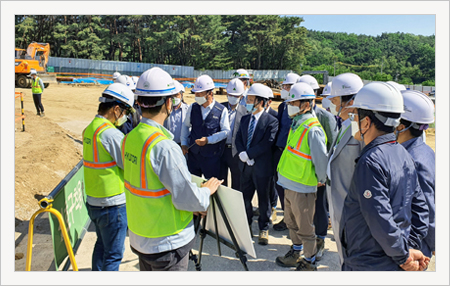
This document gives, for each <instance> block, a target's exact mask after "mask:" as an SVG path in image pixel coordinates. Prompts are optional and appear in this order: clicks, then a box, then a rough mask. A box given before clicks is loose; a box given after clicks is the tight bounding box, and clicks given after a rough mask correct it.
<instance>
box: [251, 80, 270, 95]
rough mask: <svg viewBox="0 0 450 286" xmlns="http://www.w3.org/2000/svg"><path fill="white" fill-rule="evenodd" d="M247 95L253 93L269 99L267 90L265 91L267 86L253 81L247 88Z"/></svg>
mask: <svg viewBox="0 0 450 286" xmlns="http://www.w3.org/2000/svg"><path fill="white" fill-rule="evenodd" d="M247 95H255V96H259V97H263V98H267V99H269V98H270V97H269V92H268V91H267V86H265V85H264V84H262V83H254V84H252V86H251V87H250V88H249V89H248V91H247Z"/></svg>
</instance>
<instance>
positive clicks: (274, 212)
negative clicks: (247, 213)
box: [270, 208, 277, 222]
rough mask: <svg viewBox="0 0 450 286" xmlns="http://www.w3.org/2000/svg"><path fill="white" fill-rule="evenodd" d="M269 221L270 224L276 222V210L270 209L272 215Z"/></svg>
mask: <svg viewBox="0 0 450 286" xmlns="http://www.w3.org/2000/svg"><path fill="white" fill-rule="evenodd" d="M270 220H271V221H272V222H274V221H276V220H277V209H276V208H272V215H271V216H270Z"/></svg>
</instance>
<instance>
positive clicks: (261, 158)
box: [236, 110, 278, 231]
mask: <svg viewBox="0 0 450 286" xmlns="http://www.w3.org/2000/svg"><path fill="white" fill-rule="evenodd" d="M277 131H278V122H277V120H276V119H275V118H274V117H273V116H272V115H270V114H268V113H267V112H265V111H264V110H262V111H260V112H259V113H257V114H246V115H244V116H243V117H242V119H241V124H240V126H239V131H238V133H237V135H236V149H237V152H238V154H240V153H241V152H247V155H248V158H249V160H254V164H253V165H251V166H250V165H248V163H244V162H242V161H239V170H240V171H241V185H240V189H239V190H240V191H241V192H242V193H243V195H244V204H245V211H246V213H247V222H248V224H251V222H252V220H253V208H252V199H253V196H254V194H255V190H256V192H257V194H258V206H259V218H258V226H259V230H260V231H263V230H268V229H269V220H270V215H271V212H272V210H271V207H270V197H269V194H270V191H269V187H270V180H271V179H272V176H273V165H272V164H273V158H272V152H271V150H272V145H273V143H274V141H275V136H276V134H277Z"/></svg>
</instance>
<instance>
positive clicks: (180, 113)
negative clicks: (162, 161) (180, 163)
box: [164, 101, 189, 146]
mask: <svg viewBox="0 0 450 286" xmlns="http://www.w3.org/2000/svg"><path fill="white" fill-rule="evenodd" d="M188 107H189V105H187V104H186V103H184V102H183V101H182V102H181V103H180V106H179V107H178V108H177V109H173V110H172V112H171V113H170V115H169V117H167V119H166V120H165V121H164V127H165V128H166V129H167V130H169V131H170V132H171V133H172V134H173V141H175V143H177V144H178V145H180V146H181V128H182V126H183V122H184V120H185V119H186V113H187V110H188Z"/></svg>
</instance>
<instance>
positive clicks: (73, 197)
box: [26, 160, 91, 271]
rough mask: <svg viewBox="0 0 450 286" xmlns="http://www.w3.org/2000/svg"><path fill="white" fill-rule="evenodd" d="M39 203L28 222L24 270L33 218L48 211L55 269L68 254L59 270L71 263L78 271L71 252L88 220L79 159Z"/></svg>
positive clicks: (67, 267) (88, 222)
mask: <svg viewBox="0 0 450 286" xmlns="http://www.w3.org/2000/svg"><path fill="white" fill-rule="evenodd" d="M39 206H40V208H41V209H40V210H38V211H37V212H36V213H35V214H34V215H33V216H32V218H31V220H30V224H29V230H28V246H27V247H28V250H27V261H26V271H30V269H31V256H32V245H33V228H34V219H35V218H36V216H37V215H38V214H40V213H43V212H49V213H50V215H49V221H50V230H51V235H52V242H53V253H54V261H55V268H56V269H55V270H59V268H60V265H61V264H62V263H63V261H64V260H65V259H66V258H67V256H69V259H68V260H67V262H66V264H65V265H64V267H63V270H68V269H69V267H70V264H72V268H73V270H74V271H78V267H77V264H76V261H75V256H74V253H76V252H77V250H78V247H79V246H80V244H81V241H82V239H83V237H84V235H85V233H86V231H87V229H88V227H89V225H90V223H91V220H90V218H89V215H88V213H87V208H86V194H85V192H84V167H83V161H82V160H81V161H80V162H79V163H78V164H77V165H76V166H75V167H74V168H73V169H72V170H71V171H70V172H69V174H67V176H66V177H65V178H64V179H63V180H62V181H61V182H60V183H59V184H58V185H57V186H56V187H55V189H53V191H52V192H51V193H50V194H49V195H48V196H47V197H46V198H44V199H42V200H41V201H39ZM66 226H67V227H66Z"/></svg>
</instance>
